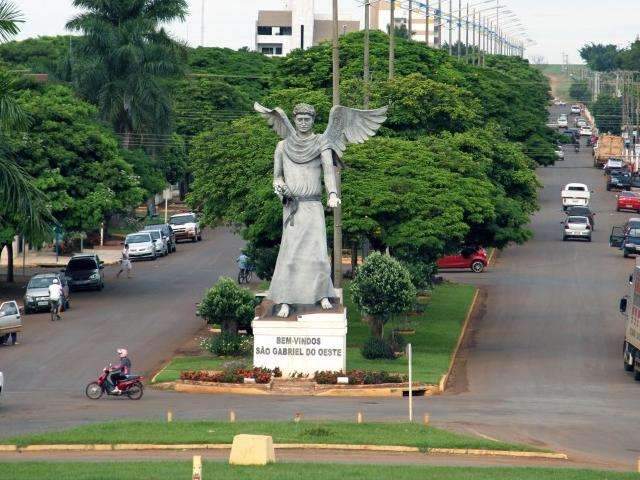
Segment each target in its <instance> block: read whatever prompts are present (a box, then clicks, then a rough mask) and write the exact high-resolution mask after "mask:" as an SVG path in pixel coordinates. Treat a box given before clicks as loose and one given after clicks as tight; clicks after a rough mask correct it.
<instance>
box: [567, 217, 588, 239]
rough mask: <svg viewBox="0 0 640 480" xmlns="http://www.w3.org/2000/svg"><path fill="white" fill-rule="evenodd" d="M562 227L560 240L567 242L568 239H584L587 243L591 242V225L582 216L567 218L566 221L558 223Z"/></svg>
mask: <svg viewBox="0 0 640 480" xmlns="http://www.w3.org/2000/svg"><path fill="white" fill-rule="evenodd" d="M560 223H562V225H563V226H564V228H563V231H562V240H563V241H567V240H569V239H572V238H573V239H578V238H580V239H585V240H586V241H587V242H590V241H591V231H592V228H591V224H590V223H589V219H588V218H587V217H583V216H577V215H576V216H569V217H567V218H566V220H564V221H562V222H560Z"/></svg>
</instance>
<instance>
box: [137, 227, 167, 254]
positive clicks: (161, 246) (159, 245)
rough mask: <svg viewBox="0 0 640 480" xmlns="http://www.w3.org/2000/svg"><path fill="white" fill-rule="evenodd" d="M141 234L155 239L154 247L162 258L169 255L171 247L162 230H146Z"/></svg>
mask: <svg viewBox="0 0 640 480" xmlns="http://www.w3.org/2000/svg"><path fill="white" fill-rule="evenodd" d="M140 233H149V234H150V235H151V238H152V239H153V245H154V247H156V252H158V255H160V256H161V257H164V256H166V255H169V245H168V244H167V239H166V237H164V236H163V235H162V230H144V231H142V232H140Z"/></svg>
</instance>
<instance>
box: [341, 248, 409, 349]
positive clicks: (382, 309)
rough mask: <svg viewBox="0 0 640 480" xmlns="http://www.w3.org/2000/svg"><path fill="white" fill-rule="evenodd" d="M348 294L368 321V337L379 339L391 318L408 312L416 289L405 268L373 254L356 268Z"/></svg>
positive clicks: (392, 260)
mask: <svg viewBox="0 0 640 480" xmlns="http://www.w3.org/2000/svg"><path fill="white" fill-rule="evenodd" d="M350 292H351V297H352V298H353V301H354V302H355V303H356V305H358V308H359V309H360V311H361V312H362V313H363V314H364V315H366V316H367V317H368V322H369V325H370V327H371V336H372V337H374V338H377V339H380V340H381V339H382V338H383V336H384V325H385V323H387V322H388V321H389V318H390V317H391V315H393V314H396V313H402V312H406V311H407V310H409V309H410V308H411V307H412V306H413V303H414V301H415V296H416V289H415V287H414V286H413V283H411V277H410V275H409V272H408V271H407V269H406V268H404V267H403V266H402V265H401V264H400V262H398V261H397V260H396V259H394V258H392V257H390V256H388V255H382V254H381V253H378V252H374V253H372V254H371V255H369V256H368V257H367V259H366V260H365V262H364V263H363V264H362V265H361V266H360V267H359V268H358V271H357V273H356V276H355V278H354V279H353V281H352V282H351V285H350Z"/></svg>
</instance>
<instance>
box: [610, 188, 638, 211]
mask: <svg viewBox="0 0 640 480" xmlns="http://www.w3.org/2000/svg"><path fill="white" fill-rule="evenodd" d="M621 210H633V211H634V212H639V213H640V193H638V192H620V193H619V194H618V196H617V203H616V211H617V212H619V211H621Z"/></svg>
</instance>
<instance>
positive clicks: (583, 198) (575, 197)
mask: <svg viewBox="0 0 640 480" xmlns="http://www.w3.org/2000/svg"><path fill="white" fill-rule="evenodd" d="M560 197H561V198H562V208H563V209H564V210H566V209H567V208H569V207H586V206H587V205H589V201H590V200H591V191H590V190H589V187H587V186H586V185H585V184H584V183H567V184H566V185H565V186H564V188H563V189H562V192H560Z"/></svg>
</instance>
